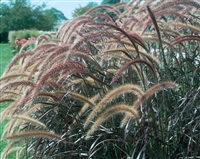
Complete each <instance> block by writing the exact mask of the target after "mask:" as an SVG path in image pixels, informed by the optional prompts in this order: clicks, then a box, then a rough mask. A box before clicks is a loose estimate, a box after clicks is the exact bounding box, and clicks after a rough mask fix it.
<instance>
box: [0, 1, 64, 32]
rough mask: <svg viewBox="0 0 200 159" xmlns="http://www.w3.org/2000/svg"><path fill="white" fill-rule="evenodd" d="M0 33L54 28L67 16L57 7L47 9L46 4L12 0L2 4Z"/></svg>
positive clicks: (0, 7) (0, 8)
mask: <svg viewBox="0 0 200 159" xmlns="http://www.w3.org/2000/svg"><path fill="white" fill-rule="evenodd" d="M0 10H1V12H0V21H1V27H0V33H3V32H8V31H11V30H22V29H38V30H44V31H46V30H52V29H53V28H54V26H55V25H56V24H57V23H59V22H60V21H62V20H66V19H67V18H66V17H65V16H64V14H63V13H62V12H61V11H59V10H57V9H55V8H51V9H46V5H45V4H44V3H43V4H42V5H32V4H31V3H30V2H29V1H28V0H14V1H13V0H10V1H9V2H8V3H1V6H0Z"/></svg>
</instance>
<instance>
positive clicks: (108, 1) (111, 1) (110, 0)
mask: <svg viewBox="0 0 200 159" xmlns="http://www.w3.org/2000/svg"><path fill="white" fill-rule="evenodd" d="M119 2H121V0H103V1H102V3H101V4H110V5H114V4H116V3H119Z"/></svg>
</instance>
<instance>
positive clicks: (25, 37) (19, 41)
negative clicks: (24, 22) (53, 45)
mask: <svg viewBox="0 0 200 159" xmlns="http://www.w3.org/2000/svg"><path fill="white" fill-rule="evenodd" d="M41 34H42V32H40V31H37V30H19V31H16V32H14V33H12V35H11V36H12V37H11V47H12V50H13V53H14V54H16V53H18V52H19V51H20V49H21V47H22V46H23V44H25V43H26V42H30V41H33V40H35V39H36V38H37V37H38V36H39V35H41ZM32 48H34V45H33V44H32V45H31V44H29V45H28V48H27V49H32ZM27 49H26V50H27Z"/></svg>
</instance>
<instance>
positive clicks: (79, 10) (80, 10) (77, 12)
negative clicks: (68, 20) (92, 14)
mask: <svg viewBox="0 0 200 159" xmlns="http://www.w3.org/2000/svg"><path fill="white" fill-rule="evenodd" d="M97 5H98V3H95V2H89V3H88V4H87V5H86V6H84V7H81V5H80V6H79V8H76V9H75V10H74V11H73V12H72V17H73V18H76V17H78V16H80V15H83V14H84V13H85V12H87V11H88V10H89V9H90V8H92V7H94V6H97Z"/></svg>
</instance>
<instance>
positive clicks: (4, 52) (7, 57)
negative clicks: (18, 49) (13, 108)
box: [0, 44, 15, 159]
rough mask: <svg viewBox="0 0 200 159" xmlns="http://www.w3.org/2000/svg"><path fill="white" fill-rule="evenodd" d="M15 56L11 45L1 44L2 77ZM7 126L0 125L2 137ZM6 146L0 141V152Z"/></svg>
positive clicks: (1, 105) (10, 156)
mask: <svg viewBox="0 0 200 159" xmlns="http://www.w3.org/2000/svg"><path fill="white" fill-rule="evenodd" d="M12 58H13V54H12V52H11V48H10V44H0V76H1V75H2V74H3V72H4V70H5V69H6V67H7V65H8V64H9V62H10V61H11V60H12ZM5 106H6V105H5V104H2V103H0V111H2V109H3V108H4V107H5ZM5 124H6V121H4V122H3V123H0V137H1V135H2V133H3V128H4V126H5ZM5 145H6V141H5V140H3V141H0V152H2V151H3V149H4V147H5ZM9 158H10V159H14V158H15V155H14V154H11V155H9Z"/></svg>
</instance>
